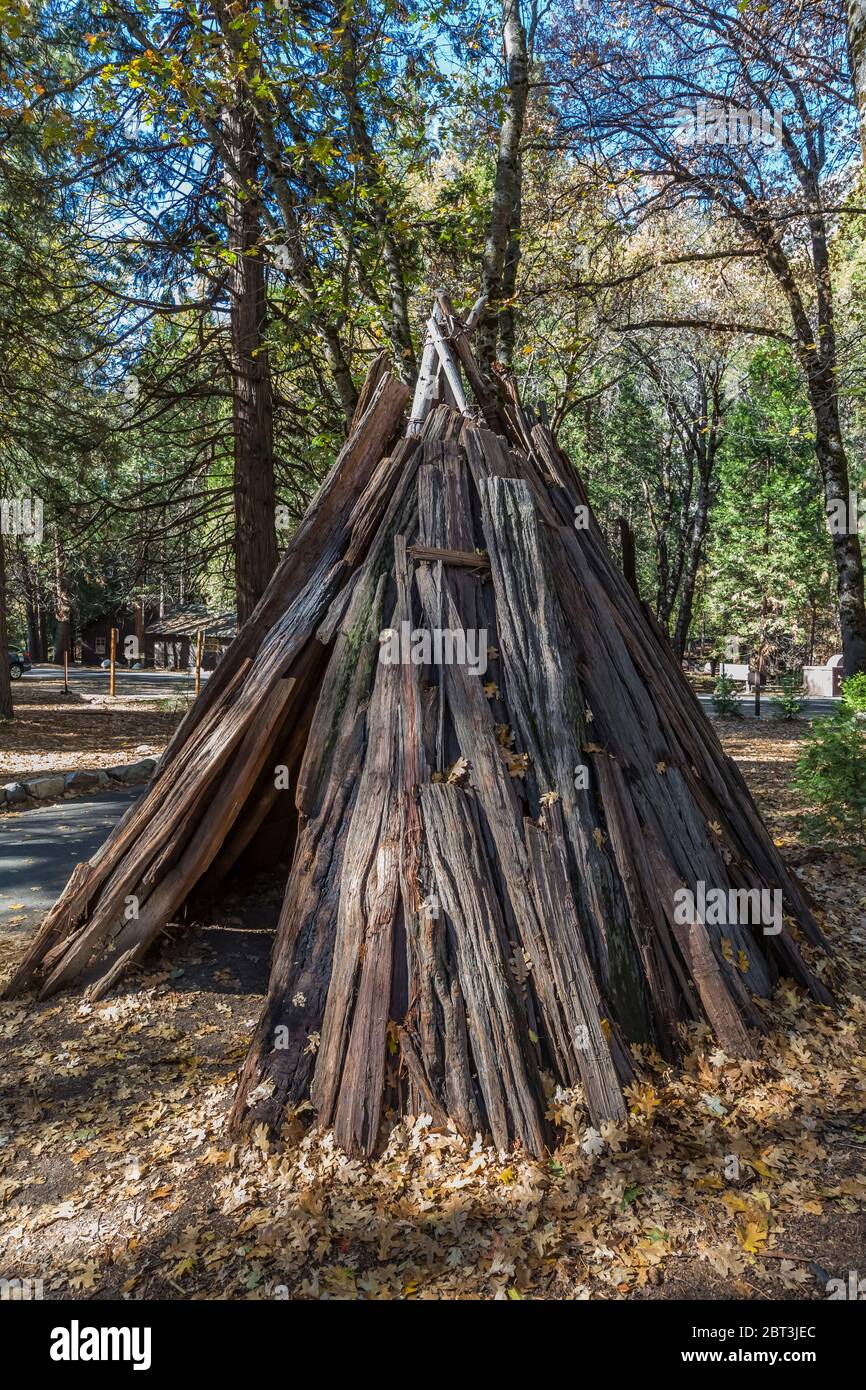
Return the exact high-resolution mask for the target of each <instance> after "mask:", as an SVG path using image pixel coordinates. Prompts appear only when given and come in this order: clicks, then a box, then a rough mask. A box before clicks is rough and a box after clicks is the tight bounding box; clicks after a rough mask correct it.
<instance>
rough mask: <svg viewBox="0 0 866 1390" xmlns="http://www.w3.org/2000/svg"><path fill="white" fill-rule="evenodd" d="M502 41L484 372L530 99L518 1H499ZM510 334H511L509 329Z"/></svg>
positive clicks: (480, 336)
mask: <svg viewBox="0 0 866 1390" xmlns="http://www.w3.org/2000/svg"><path fill="white" fill-rule="evenodd" d="M502 37H503V43H504V45H505V61H506V64H507V80H506V86H505V89H504V94H503V95H504V104H505V110H504V114H503V118H502V127H501V129H500V132H499V153H498V156H497V160H496V176H495V179H494V183H493V206H492V208H491V213H490V225H489V227H488V231H487V240H486V242H485V244H484V256H483V260H482V263H481V293H482V294H485V295H486V296H487V307H486V309H485V311H484V314H483V316H482V319H481V322H480V324H479V325H478V332H477V337H476V342H477V352H478V358H479V361H480V364H481V367H482V368H483V369H485V370H489V369H490V364H491V362H492V361H493V360H494V358H495V356H496V345H497V338H498V335H499V328H500V317H499V316H500V312H501V301H502V294H503V274H504V271H505V261H506V254H507V252H508V239H509V234H510V232H511V231H512V228H514V227H515V225H516V224H515V221H514V219H515V214H516V212H517V209H518V205H519V197H520V142H521V139H522V137H523V122H524V117H525V115H526V102H527V98H528V95H529V57H528V52H527V44H526V31H525V29H524V27H523V21H522V20H521V17H520V0H503V3H502ZM518 254H519V251H518V249H517V247H515V258H514V261H513V266H512V271H511V273H512V277H513V276H515V275H516V271H517V262H516V257H517V255H518ZM510 331H511V333H512V336H513V325H512V327H511V330H510Z"/></svg>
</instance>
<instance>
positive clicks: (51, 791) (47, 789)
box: [24, 773, 65, 801]
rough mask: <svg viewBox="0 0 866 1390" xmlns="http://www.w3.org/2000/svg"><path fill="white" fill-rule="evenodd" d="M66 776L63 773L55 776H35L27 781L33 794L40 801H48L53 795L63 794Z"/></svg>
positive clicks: (26, 785) (27, 785) (28, 787)
mask: <svg viewBox="0 0 866 1390" xmlns="http://www.w3.org/2000/svg"><path fill="white" fill-rule="evenodd" d="M64 781H65V778H64V776H63V774H62V773H60V774H58V775H57V776H55V777H34V778H33V780H32V782H25V783H24V785H25V787H26V788H27V790H28V792H29V793H30V795H31V796H35V797H36V798H37V800H38V801H47V800H48V798H49V797H52V796H62V795H63V784H64Z"/></svg>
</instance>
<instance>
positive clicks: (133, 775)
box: [108, 758, 156, 783]
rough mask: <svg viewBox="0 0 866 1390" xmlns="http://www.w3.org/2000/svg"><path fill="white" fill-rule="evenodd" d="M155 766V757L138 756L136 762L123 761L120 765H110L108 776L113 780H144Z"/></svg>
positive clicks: (127, 781) (130, 781)
mask: <svg viewBox="0 0 866 1390" xmlns="http://www.w3.org/2000/svg"><path fill="white" fill-rule="evenodd" d="M155 767H156V758H140V759H139V761H138V762H137V763H125V764H124V765H123V766H122V767H110V768H109V769H108V775H109V777H112V778H113V779H114V781H115V782H125V783H132V782H146V781H147V779H148V777H149V776H150V774H151V773H152V772H153V769H154V768H155Z"/></svg>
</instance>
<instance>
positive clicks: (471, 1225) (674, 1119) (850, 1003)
mask: <svg viewBox="0 0 866 1390" xmlns="http://www.w3.org/2000/svg"><path fill="white" fill-rule="evenodd" d="M722 727H723V733H724V737H725V741H726V746H727V748H728V751H729V752H730V753H731V754H732V756H734V757H735V758H737V759H738V761H739V762H740V763H741V765H742V767H743V769H744V771H745V774H746V776H747V778H748V780H749V782H750V784H751V786H752V788H753V790H754V792H755V794H756V796H757V798H758V800H759V803H760V805H761V809H762V811H763V813H764V814H765V816H766V817H767V819H768V822H769V823H770V828H771V830H772V832H773V834H774V836H775V837H776V839H777V842H779V843H780V844H781V845H782V849H783V852H784V853H785V854H787V855H788V857H789V858H790V859H791V861H792V862H793V863H794V864H796V865H797V866H798V868H797V871H798V873H799V874H800V876H801V877H802V879H803V880H804V882H805V883H806V884H807V886H808V888H809V889H810V891H811V892H812V894H813V895H814V898H815V900H816V903H817V907H818V913H819V917H820V920H821V922H822V925H823V927H824V929H825V931H826V933H827V936H828V938H829V939H830V941H831V943H832V945H833V948H834V957H833V961H832V964H828V963H826V962H823V963H822V962H818V964H817V968H818V970H819V972H820V973H821V974H822V975H823V977H824V978H825V979H827V980H828V981H829V982H830V983H831V984H832V985H833V986H834V988H835V989H836V991H837V996H838V999H839V1001H840V1010H839V1012H838V1014H835V1013H833V1012H831V1011H830V1010H827V1009H823V1008H820V1007H817V1006H815V1005H814V1004H812V1003H811V1002H809V1001H808V1000H806V999H805V998H804V997H803V995H802V994H801V992H800V991H798V990H797V989H795V988H794V987H793V986H790V985H787V984H783V985H782V986H781V987H780V989H779V990H778V991H777V995H776V997H775V998H774V1000H773V1001H772V1003H771V1004H770V1005H769V1006H768V1007H767V1013H768V1015H769V1017H770V1019H771V1021H772V1025H773V1027H772V1032H771V1033H770V1035H769V1036H768V1038H767V1039H766V1040H765V1041H764V1042H763V1043H762V1044H761V1054H760V1059H759V1061H757V1062H739V1061H736V1060H734V1059H732V1058H729V1057H726V1056H725V1055H724V1054H723V1053H722V1052H721V1051H720V1050H719V1049H718V1047H716V1045H715V1043H714V1041H713V1039H712V1037H711V1036H710V1035H709V1034H708V1032H707V1031H706V1030H704V1029H700V1028H695V1029H693V1030H692V1031H691V1033H690V1034H689V1038H688V1054H687V1057H686V1060H685V1063H684V1065H683V1066H682V1067H673V1066H669V1065H666V1064H664V1063H663V1062H662V1061H661V1060H660V1059H659V1058H658V1057H656V1056H653V1055H652V1054H650V1053H647V1052H643V1053H641V1054H640V1055H639V1057H638V1063H639V1071H640V1080H639V1082H638V1083H637V1084H636V1085H635V1087H634V1088H633V1089H632V1091H631V1092H630V1094H629V1103H630V1112H631V1113H630V1118H629V1122H628V1125H627V1126H626V1127H623V1128H621V1129H614V1128H609V1129H606V1130H604V1131H603V1132H602V1133H601V1134H598V1133H596V1132H595V1130H593V1129H592V1128H591V1126H590V1125H589V1122H588V1119H587V1115H586V1111H585V1109H584V1107H583V1104H582V1100H581V1096H580V1093H579V1092H571V1093H561V1092H556V1093H554V1094H552V1095H551V1097H550V1104H551V1112H552V1114H553V1115H554V1117H555V1118H556V1120H557V1122H558V1123H559V1125H560V1135H561V1141H560V1143H559V1146H558V1147H557V1149H556V1150H555V1151H554V1152H552V1153H551V1154H550V1156H549V1158H548V1159H547V1160H546V1161H545V1162H534V1161H530V1160H528V1159H527V1158H526V1157H525V1156H523V1155H521V1154H520V1153H509V1154H505V1155H500V1154H496V1153H495V1152H493V1151H492V1150H491V1149H490V1148H489V1147H486V1146H485V1145H484V1143H483V1142H482V1141H481V1140H480V1139H478V1140H476V1141H475V1142H474V1143H472V1142H470V1143H467V1142H465V1141H464V1140H463V1139H461V1138H460V1137H459V1136H458V1135H456V1134H455V1133H452V1132H448V1131H442V1130H437V1129H435V1128H434V1127H433V1126H432V1125H431V1124H430V1122H429V1120H427V1119H425V1118H423V1117H422V1118H420V1119H419V1120H418V1121H417V1122H415V1123H411V1122H403V1123H401V1124H400V1125H399V1126H398V1127H397V1128H395V1129H393V1131H392V1132H391V1135H390V1139H389V1141H388V1143H387V1147H386V1149H385V1150H384V1152H383V1154H382V1156H381V1157H380V1158H379V1159H378V1160H376V1161H375V1162H372V1163H363V1162H358V1161H354V1160H350V1159H348V1158H347V1157H346V1156H345V1154H343V1153H342V1152H340V1151H339V1150H338V1149H337V1148H336V1147H335V1146H334V1145H333V1143H332V1141H331V1139H330V1138H329V1137H328V1136H327V1135H325V1136H320V1135H316V1134H314V1133H307V1132H306V1130H305V1125H304V1120H305V1116H304V1115H299V1116H297V1117H296V1118H295V1119H294V1120H293V1121H292V1122H291V1123H290V1125H289V1126H288V1127H287V1129H286V1131H285V1134H284V1137H283V1140H282V1142H281V1143H279V1144H274V1143H270V1144H269V1143H268V1140H267V1138H266V1136H265V1135H264V1133H263V1132H258V1133H256V1134H254V1135H253V1136H251V1138H250V1139H249V1140H245V1141H244V1142H243V1143H240V1144H232V1143H230V1142H229V1140H228V1139H227V1138H226V1135H225V1131H224V1118H225V1115H226V1112H227V1109H228V1107H229V1105H230V1102H231V1097H232V1093H233V1087H234V1080H235V1075H236V1072H237V1069H238V1067H239V1065H240V1064H241V1062H242V1060H243V1057H244V1055H245V1052H246V1047H247V1041H248V1038H249V1034H250V1031H251V1029H252V1028H253V1026H254V1023H255V1019H256V1016H257V1011H258V1006H259V1002H260V998H261V991H262V990H263V988H264V985H265V982H266V977H267V956H268V950H269V945H270V933H269V930H268V928H269V927H270V926H271V924H272V923H273V921H274V920H275V917H276V913H277V910H278V907H279V897H280V892H281V887H282V885H281V883H280V882H278V881H277V880H272V881H270V883H269V885H264V884H262V885H260V886H259V888H258V890H257V894H256V901H255V906H254V907H253V906H252V904H250V903H247V904H246V906H245V908H244V909H243V911H242V910H241V905H240V904H238V903H234V904H232V903H228V904H227V905H226V906H225V908H224V910H223V911H222V912H221V915H220V919H219V920H218V921H217V920H216V919H212V920H211V922H210V923H209V924H206V926H205V929H203V930H199V931H197V932H194V933H186V934H184V935H183V937H182V938H181V939H179V940H178V941H176V942H175V943H174V944H171V945H170V947H168V948H167V949H166V950H165V952H164V954H163V956H162V958H161V959H158V960H156V961H154V962H153V963H152V964H151V965H150V966H149V968H148V969H147V970H146V971H145V973H143V974H142V975H141V976H140V977H139V980H138V982H137V986H136V988H133V987H132V985H131V984H129V985H128V986H127V987H125V988H123V989H122V990H120V991H119V992H118V993H117V994H115V995H114V996H113V997H111V998H109V999H107V1000H105V1001H103V1002H101V1003H99V1004H97V1005H95V1006H92V1007H91V1006H88V1005H84V1004H82V1003H81V1001H80V1000H79V999H78V998H77V997H75V996H63V997H61V998H60V999H54V1000H51V1001H48V1002H47V1003H45V1004H39V1005H33V1004H32V1003H30V1002H24V1003H18V1002H13V1003H5V1004H0V1039H2V1047H3V1058H4V1070H5V1081H4V1098H5V1102H6V1104H5V1108H4V1112H3V1115H2V1117H0V1275H2V1276H4V1277H6V1278H12V1277H27V1276H31V1277H41V1278H42V1279H43V1280H44V1283H45V1295H46V1297H54V1298H72V1299H75V1298H116V1297H125V1298H129V1299H140V1298H244V1299H247V1298H252V1299H262V1298H264V1299H272V1298H284V1297H291V1298H295V1297H298V1298H309V1299H316V1298H326V1299H359V1298H360V1299H371V1298H375V1299H383V1298H384V1299H393V1298H397V1299H406V1298H411V1299H439V1298H447V1299H453V1298H481V1299H490V1298H494V1299H504V1298H513V1299H532V1298H571V1299H588V1298H604V1299H623V1298H683V1297H688V1298H695V1297H697V1298H718V1297H725V1296H732V1297H742V1298H769V1299H775V1298H786V1297H794V1298H800V1299H811V1298H824V1297H826V1290H825V1287H824V1285H825V1283H826V1280H827V1279H828V1277H829V1278H843V1279H846V1278H847V1275H848V1271H849V1270H856V1269H859V1270H861V1271H862V1270H864V1269H866V1250H864V1245H866V1242H864V1231H866V1178H864V1172H863V1161H862V1160H863V1153H864V1148H866V1113H864V1108H866V1103H864V1091H863V1082H864V1074H866V1007H864V994H863V985H864V976H866V969H864V963H863V962H864V946H866V886H864V883H863V880H862V877H861V873H860V870H859V869H858V867H857V866H856V865H855V864H854V862H853V861H852V860H850V859H849V858H848V857H847V856H845V855H838V854H823V853H820V852H818V853H816V852H815V851H814V850H807V849H804V847H802V846H800V845H799V844H798V841H797V828H798V806H797V804H796V801H795V799H794V796H793V793H792V792H791V791H790V789H789V785H788V778H789V774H790V770H791V765H792V762H793V759H794V758H795V756H796V746H797V741H798V739H799V737H800V732H799V730H797V729H796V728H791V727H785V726H767V725H757V724H754V723H751V722H749V723H746V724H742V725H740V724H733V725H728V726H722ZM21 945H22V937H21V934H20V931H19V932H18V933H16V932H7V934H6V935H5V936H4V937H2V938H0V968H2V969H4V970H5V969H7V968H8V967H11V964H12V961H13V959H14V958H15V957H16V956H17V954H18V952H19V951H20V948H21Z"/></svg>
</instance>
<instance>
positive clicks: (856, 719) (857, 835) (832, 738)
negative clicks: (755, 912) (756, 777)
mask: <svg viewBox="0 0 866 1390" xmlns="http://www.w3.org/2000/svg"><path fill="white" fill-rule="evenodd" d="M794 785H795V786H796V788H797V790H798V791H799V792H801V793H802V795H803V796H804V797H805V799H806V803H807V809H806V816H805V819H804V827H803V828H804V834H805V836H806V838H807V839H810V840H813V841H824V842H828V841H829V842H831V843H833V844H835V845H840V846H844V847H845V848H849V849H853V850H854V851H855V852H857V853H858V854H859V855H864V854H866V677H863V676H852V677H851V678H850V679H849V680H847V681H845V682H844V684H843V688H842V699H841V701H840V703H839V706H838V708H837V709H836V711H835V713H833V714H831V715H830V716H829V718H827V719H816V720H815V722H814V724H813V725H812V728H811V730H810V732H809V734H808V737H807V742H806V746H805V747H804V749H803V752H802V753H801V754H800V758H799V761H798V763H797V771H796V774H795V778H794Z"/></svg>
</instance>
